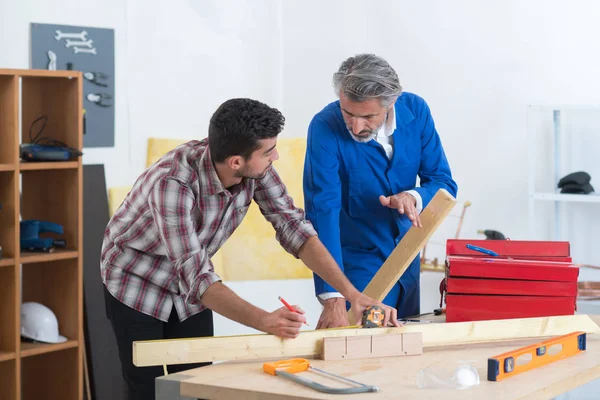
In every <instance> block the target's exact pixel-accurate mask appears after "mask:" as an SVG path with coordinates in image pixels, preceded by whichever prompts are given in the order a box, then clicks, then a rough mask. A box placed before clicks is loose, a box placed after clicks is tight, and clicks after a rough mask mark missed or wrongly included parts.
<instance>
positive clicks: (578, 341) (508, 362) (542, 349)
mask: <svg viewBox="0 0 600 400" xmlns="http://www.w3.org/2000/svg"><path fill="white" fill-rule="evenodd" d="M555 347H556V348H559V349H560V350H559V351H558V352H553V349H554V348H555ZM585 348H586V333H585V332H583V331H576V332H571V333H568V334H566V335H561V336H557V337H555V338H552V339H548V340H544V341H542V342H539V343H535V344H532V345H529V346H525V347H521V348H520V349H517V350H513V351H508V352H506V353H503V354H500V355H497V356H495V357H492V358H488V371H487V372H488V381H500V380H502V379H505V378H508V377H511V376H513V375H516V374H520V373H521V372H525V371H529V370H531V369H534V368H537V367H541V366H542V365H546V364H550V363H553V362H555V361H559V360H562V359H564V358H567V357H570V356H573V355H575V354H579V353H582V352H583V351H585ZM523 355H530V356H531V358H530V360H529V361H528V362H526V363H524V364H519V363H520V361H521V360H520V357H522V356H523ZM528 358H529V357H527V356H525V357H523V359H524V360H525V359H528Z"/></svg>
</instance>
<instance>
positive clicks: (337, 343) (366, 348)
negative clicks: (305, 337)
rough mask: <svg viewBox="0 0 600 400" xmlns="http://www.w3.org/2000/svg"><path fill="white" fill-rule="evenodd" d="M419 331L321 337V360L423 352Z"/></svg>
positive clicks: (397, 355)
mask: <svg viewBox="0 0 600 400" xmlns="http://www.w3.org/2000/svg"><path fill="white" fill-rule="evenodd" d="M422 336H423V335H422V334H421V332H405V333H389V334H387V335H369V336H344V337H334V338H331V337H330V338H323V354H321V358H322V359H323V360H353V359H357V358H381V357H400V356H414V355H419V354H423V339H422Z"/></svg>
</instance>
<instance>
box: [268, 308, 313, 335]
mask: <svg viewBox="0 0 600 400" xmlns="http://www.w3.org/2000/svg"><path fill="white" fill-rule="evenodd" d="M294 308H295V309H296V310H298V312H299V313H300V314H298V313H295V312H292V311H290V310H288V309H287V308H285V307H281V308H279V309H277V310H275V311H273V312H272V313H268V314H266V315H264V316H263V318H262V319H261V320H260V321H259V327H260V329H259V330H261V331H263V332H267V333H271V334H273V335H276V336H279V337H282V338H288V339H294V338H296V337H297V336H298V334H299V333H300V328H301V327H302V324H303V323H305V322H306V318H305V317H304V316H303V315H302V314H304V310H302V309H301V308H300V307H297V306H295V307H294Z"/></svg>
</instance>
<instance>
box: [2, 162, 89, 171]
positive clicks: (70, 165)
mask: <svg viewBox="0 0 600 400" xmlns="http://www.w3.org/2000/svg"><path fill="white" fill-rule="evenodd" d="M0 167H1V166H0ZM77 168H79V161H55V162H21V164H20V165H19V169H20V170H21V171H46V170H51V169H77Z"/></svg>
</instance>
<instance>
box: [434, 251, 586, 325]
mask: <svg viewBox="0 0 600 400" xmlns="http://www.w3.org/2000/svg"><path fill="white" fill-rule="evenodd" d="M445 274H446V276H445V278H444V280H445V285H443V286H444V287H443V289H442V298H443V296H444V295H445V302H446V322H461V321H479V320H497V319H509V318H531V317H549V316H558V315H573V314H575V311H576V301H577V290H578V287H577V280H578V276H579V267H578V266H577V265H574V264H573V263H572V258H571V255H570V244H569V242H565V241H516V240H464V239H451V240H448V241H447V242H446V265H445Z"/></svg>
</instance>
